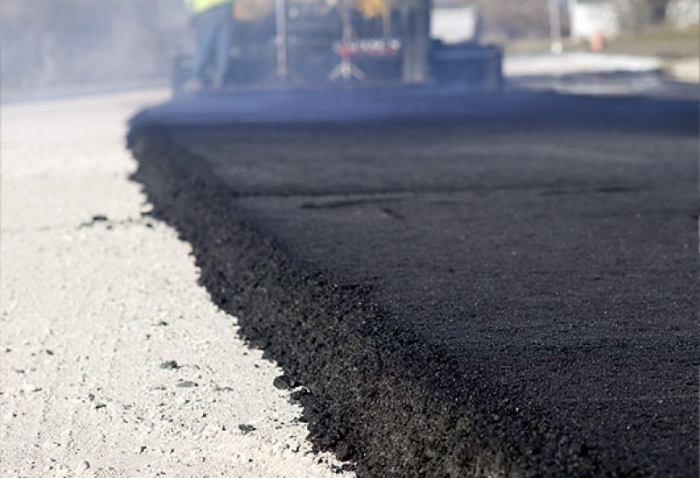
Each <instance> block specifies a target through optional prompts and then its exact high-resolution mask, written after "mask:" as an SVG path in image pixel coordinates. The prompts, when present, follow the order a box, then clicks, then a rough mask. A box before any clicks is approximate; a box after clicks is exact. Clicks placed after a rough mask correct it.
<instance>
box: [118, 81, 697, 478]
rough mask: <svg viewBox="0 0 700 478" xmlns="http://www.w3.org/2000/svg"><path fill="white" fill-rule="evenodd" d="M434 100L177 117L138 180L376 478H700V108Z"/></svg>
mask: <svg viewBox="0 0 700 478" xmlns="http://www.w3.org/2000/svg"><path fill="white" fill-rule="evenodd" d="M415 91H416V90H411V91H409V90H404V92H400V93H388V94H385V95H382V94H380V93H379V92H363V93H347V92H346V93H343V94H340V93H338V94H329V93H323V92H319V93H317V92H314V93H308V94H306V95H304V94H301V95H296V96H294V95H284V94H277V95H274V94H273V95H258V96H255V95H249V96H245V95H243V96H240V97H236V98H234V99H231V100H230V101H229V100H227V99H226V98H221V97H212V98H203V99H201V101H189V102H188V101H182V102H178V101H175V102H172V103H169V104H166V105H163V106H161V107H158V108H154V109H151V110H148V111H145V112H144V113H142V114H141V115H139V117H137V118H136V119H135V120H134V122H133V127H132V131H131V135H130V140H131V141H130V146H131V148H132V150H133V151H134V153H135V155H136V157H137V159H138V161H139V169H138V172H137V174H136V178H137V180H139V181H141V182H142V183H143V184H144V185H146V188H147V193H148V194H149V197H150V198H151V200H152V201H153V203H154V206H155V210H154V212H155V214H156V215H157V216H158V217H161V218H164V219H166V220H167V221H169V222H170V223H171V224H173V225H174V226H175V227H177V228H178V230H179V232H180V233H181V234H182V235H183V237H184V238H186V239H187V240H188V241H189V242H190V243H191V244H192V246H193V249H194V253H195V255H196V257H197V260H198V265H200V267H201V272H202V281H203V283H204V284H205V285H206V286H207V287H208V289H209V290H210V292H211V293H212V296H213V298H214V299H215V300H216V302H217V304H219V305H220V306H221V307H222V308H223V309H225V310H227V311H230V312H232V313H238V314H239V315H240V324H241V327H242V331H243V333H244V334H245V336H246V337H248V338H249V339H250V340H252V341H253V342H254V343H255V344H257V345H259V346H261V347H263V348H264V349H265V350H266V353H267V354H268V355H269V356H271V357H274V358H276V359H277V360H278V361H279V363H280V364H281V365H282V367H283V368H284V369H285V375H286V376H287V377H289V378H290V379H292V380H295V381H299V383H301V384H302V385H303V386H304V389H302V390H304V393H301V390H299V391H297V392H295V394H294V395H293V397H294V399H295V400H297V401H299V402H300V403H301V404H302V405H303V406H304V407H305V411H304V417H303V418H304V420H306V421H308V423H309V427H310V430H311V435H312V438H313V440H314V442H315V443H316V444H317V445H318V446H319V447H321V448H326V449H333V450H335V452H336V453H337V454H338V456H339V457H340V458H344V459H350V458H352V459H356V460H357V461H358V463H357V473H358V475H360V476H376V477H386V476H399V477H406V476H440V477H444V476H452V477H465V476H518V477H521V476H556V477H559V476H562V477H564V476H566V477H575V476H578V477H589V476H675V477H696V476H697V474H698V460H697V459H698V454H697V450H698V428H697V427H698V415H697V412H698V408H697V404H698V390H697V367H698V365H700V359H699V357H700V354H699V351H700V348H699V346H698V345H699V340H698V334H697V311H698V296H697V294H698V290H697V284H698V282H697V281H698V277H697V212H698V204H697V184H698V178H697V160H698V105H697V102H683V101H663V100H653V101H651V100H645V99H639V98H631V99H617V98H606V99H600V98H599V99H595V98H572V97H561V96H556V95H547V94H509V95H505V96H503V97H498V96H483V95H482V96H469V95H464V96H461V95H456V94H435V95H433V96H430V95H424V94H423V93H419V94H414V93H415ZM412 92H413V93H412ZM185 113H187V114H185ZM187 121H190V122H195V123H198V124H197V125H191V124H190V125H186V124H184V123H186V122H187ZM207 122H210V123H211V124H209V125H207ZM178 363H179V364H180V363H181V364H182V365H183V366H184V364H186V363H187V362H186V361H185V360H184V359H183V360H180V358H179V357H178ZM180 370H182V371H185V370H187V369H186V368H183V369H180ZM169 373H172V372H169ZM277 382H279V383H277V385H278V386H279V388H284V387H283V385H284V384H282V383H281V380H278V381H277ZM243 423H246V424H248V423H250V422H243Z"/></svg>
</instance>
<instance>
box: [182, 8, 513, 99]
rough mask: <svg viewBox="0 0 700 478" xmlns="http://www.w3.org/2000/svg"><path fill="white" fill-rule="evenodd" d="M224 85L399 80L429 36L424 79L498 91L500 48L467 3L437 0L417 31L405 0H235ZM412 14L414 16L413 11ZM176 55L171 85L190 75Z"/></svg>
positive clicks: (187, 66) (189, 62)
mask: <svg viewBox="0 0 700 478" xmlns="http://www.w3.org/2000/svg"><path fill="white" fill-rule="evenodd" d="M234 5H235V6H234V8H233V13H232V15H233V17H234V22H235V25H234V28H233V38H232V47H231V52H230V68H229V74H228V77H227V80H226V84H227V86H230V87H244V86H246V85H248V86H253V85H254V86H272V85H275V84H291V85H298V86H322V85H329V84H334V83H345V84H347V83H357V84H361V83H365V84H381V83H400V82H402V81H405V79H406V74H405V73H406V68H407V61H408V60H407V58H409V57H410V55H409V54H408V53H409V51H408V49H409V48H412V46H411V45H412V44H415V42H412V41H411V40H412V39H413V37H415V36H417V35H425V36H426V41H425V45H426V47H425V49H426V52H425V54H426V56H427V69H426V74H425V77H424V78H423V79H422V81H427V82H435V83H440V84H444V83H450V84H463V85H469V86H472V87H475V88H485V89H491V90H494V89H499V88H500V87H501V84H502V68H501V63H502V50H501V48H500V47H499V46H496V45H484V44H481V43H479V30H480V29H479V21H478V19H479V17H478V11H477V10H475V7H473V6H471V5H470V4H469V2H465V1H464V0H434V1H433V7H432V10H431V11H430V12H428V15H429V16H430V18H429V19H427V20H426V22H425V23H426V24H427V25H429V28H425V30H424V31H423V32H416V31H415V30H416V29H415V28H412V24H411V23H410V21H409V20H408V19H409V18H410V16H411V14H412V13H411V12H410V10H409V9H408V8H407V7H406V2H405V0H394V2H393V4H392V3H391V0H237V1H236V2H235V4H234ZM414 16H415V14H414ZM192 63H193V59H192V58H191V57H190V56H186V55H183V56H178V57H177V58H175V62H174V72H173V87H174V89H175V91H176V92H178V91H180V90H181V89H182V87H183V85H184V83H185V82H186V81H187V79H188V78H190V76H191V72H192Z"/></svg>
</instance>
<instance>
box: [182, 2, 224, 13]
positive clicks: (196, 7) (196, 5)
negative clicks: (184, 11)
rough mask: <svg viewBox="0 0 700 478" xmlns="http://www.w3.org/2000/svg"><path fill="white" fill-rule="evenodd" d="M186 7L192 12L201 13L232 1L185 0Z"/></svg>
mask: <svg viewBox="0 0 700 478" xmlns="http://www.w3.org/2000/svg"><path fill="white" fill-rule="evenodd" d="M185 3H186V4H187V6H188V7H190V9H191V10H192V12H194V13H195V14H197V13H202V12H204V11H206V10H209V9H210V8H213V7H218V6H219V5H226V4H227V3H229V4H230V3H232V1H231V0H185Z"/></svg>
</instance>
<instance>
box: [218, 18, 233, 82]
mask: <svg viewBox="0 0 700 478" xmlns="http://www.w3.org/2000/svg"><path fill="white" fill-rule="evenodd" d="M217 9H219V10H220V11H219V12H218V18H217V20H218V25H217V33H216V40H215V41H216V53H215V54H214V87H219V88H220V87H221V86H223V84H224V81H225V80H226V73H227V72H228V67H229V55H230V53H231V51H230V50H231V33H232V30H233V16H232V11H231V6H230V5H223V6H221V7H217Z"/></svg>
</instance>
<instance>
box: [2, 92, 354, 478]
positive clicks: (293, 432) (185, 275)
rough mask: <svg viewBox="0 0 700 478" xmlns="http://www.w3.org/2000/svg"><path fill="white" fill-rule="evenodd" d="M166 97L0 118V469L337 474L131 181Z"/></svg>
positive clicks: (23, 108) (35, 109)
mask: <svg viewBox="0 0 700 478" xmlns="http://www.w3.org/2000/svg"><path fill="white" fill-rule="evenodd" d="M164 98H165V97H164V94H163V93H162V92H145V93H129V94H115V95H105V96H101V97H93V98H83V99H74V100H71V101H51V102H41V103H29V104H15V105H9V106H3V108H2V143H1V145H0V147H1V151H0V152H1V155H2V183H1V186H2V190H1V193H2V197H1V207H2V209H1V212H2V222H1V224H2V229H1V236H2V237H1V239H2V241H1V243H0V251H1V256H0V260H1V264H2V267H1V268H0V282H1V283H0V303H1V308H2V310H1V312H0V475H1V476H3V477H14V476H42V477H44V476H96V477H102V476H110V477H119V476H124V477H131V476H227V477H234V476H245V477H271V476H272V477H316V476H318V477H322V476H337V475H336V473H335V472H336V471H338V468H337V465H338V463H336V462H334V461H333V460H331V459H330V458H329V457H328V456H327V455H325V454H319V453H317V452H315V451H312V450H311V445H310V444H309V443H308V442H306V441H305V439H304V437H305V436H306V433H307V431H306V427H305V424H303V423H300V422H299V416H300V408H299V407H298V406H297V405H293V404H291V403H290V402H289V397H290V392H289V391H287V390H280V389H278V388H276V387H275V386H273V380H274V379H275V378H276V377H277V376H279V375H280V374H281V371H280V369H279V368H278V367H276V366H275V365H274V364H273V363H272V362H270V361H268V360H264V359H262V357H261V352H259V351H255V350H251V349H250V348H248V347H247V346H246V345H245V344H244V343H243V342H242V341H241V340H240V339H239V338H238V329H237V325H236V321H235V320H234V319H232V318H231V317H230V316H228V315H226V314H225V313H224V312H222V311H221V310H219V309H218V308H217V307H216V306H214V305H213V304H212V303H211V300H210V297H209V295H208V293H207V292H206V291H205V290H204V289H203V288H202V287H200V286H199V285H198V284H197V280H198V270H197V268H196V267H195V264H194V259H193V258H192V257H191V255H190V252H191V249H190V247H189V246H188V245H187V244H186V243H184V242H183V241H181V240H179V239H178V237H177V234H176V232H175V231H174V230H172V229H171V228H170V227H168V226H167V225H165V224H163V223H161V222H159V221H158V220H155V219H153V218H151V217H150V216H149V215H148V211H149V209H150V206H149V205H148V204H146V203H145V198H144V196H143V194H142V193H141V192H140V189H139V186H138V185H136V184H135V183H132V182H131V181H129V179H128V177H129V175H130V174H131V173H132V172H133V170H134V168H135V163H134V161H133V160H132V159H131V157H130V155H129V154H128V152H127V151H126V149H125V148H124V136H125V132H126V121H127V119H128V117H129V116H130V115H131V114H133V112H134V111H135V110H136V109H137V108H139V107H141V106H143V105H145V104H151V103H154V102H156V101H162V100H163V99H164ZM351 475H352V474H351V473H345V476H351Z"/></svg>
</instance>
